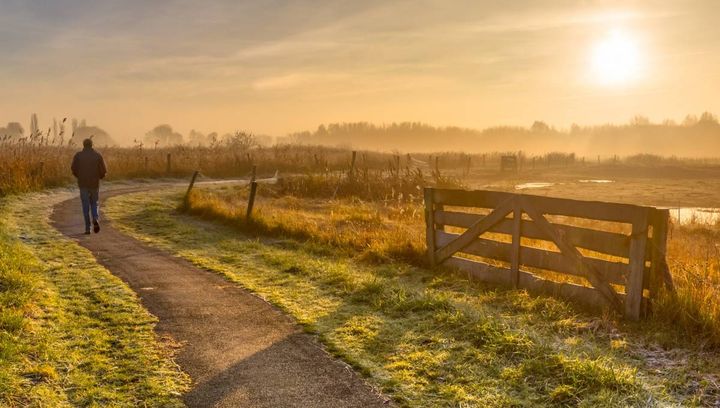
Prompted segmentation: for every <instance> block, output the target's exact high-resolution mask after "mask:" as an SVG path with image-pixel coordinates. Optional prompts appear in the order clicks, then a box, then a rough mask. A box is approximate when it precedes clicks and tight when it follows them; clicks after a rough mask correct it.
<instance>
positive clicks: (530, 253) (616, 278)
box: [435, 221, 628, 286]
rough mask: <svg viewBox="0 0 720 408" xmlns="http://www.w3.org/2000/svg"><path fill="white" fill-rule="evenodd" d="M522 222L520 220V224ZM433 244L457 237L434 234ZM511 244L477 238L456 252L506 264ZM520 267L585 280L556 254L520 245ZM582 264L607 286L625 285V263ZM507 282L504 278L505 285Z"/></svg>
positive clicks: (593, 259) (594, 261)
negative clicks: (592, 269) (589, 266)
mask: <svg viewBox="0 0 720 408" xmlns="http://www.w3.org/2000/svg"><path fill="white" fill-rule="evenodd" d="M523 222H524V221H523ZM435 234H436V238H435V242H437V245H438V246H442V245H445V244H447V243H448V242H450V241H452V240H453V239H455V238H457V237H458V236H459V235H458V234H453V233H449V232H444V231H436V232H435ZM511 251H512V248H511V245H510V244H508V243H506V242H498V241H494V240H491V239H483V238H478V239H476V240H475V241H473V242H472V243H471V244H470V245H468V246H467V247H465V248H463V249H462V250H460V251H459V252H461V253H465V254H469V255H475V256H481V257H483V258H490V259H494V260H497V261H502V262H508V263H509V262H510V261H511V259H510V253H511ZM520 261H521V262H520V265H521V266H526V267H530V268H538V269H544V270H548V271H553V272H557V273H564V274H568V275H573V276H579V277H583V278H584V277H585V274H584V273H583V271H582V270H580V269H579V268H578V267H577V266H576V265H575V264H574V263H572V262H568V260H567V257H565V256H564V255H563V254H561V253H559V252H552V251H546V250H544V249H539V248H530V247H525V246H520ZM585 262H587V263H589V264H590V265H592V267H593V268H595V270H596V271H597V272H598V273H599V274H600V275H601V276H602V277H603V278H604V279H606V280H607V281H608V282H609V283H613V284H616V285H622V286H625V283H627V271H628V264H626V263H623V262H610V261H605V260H602V259H597V258H585ZM508 281H509V279H508V278H507V277H506V278H505V282H506V283H507V282H508Z"/></svg>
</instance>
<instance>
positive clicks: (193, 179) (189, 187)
mask: <svg viewBox="0 0 720 408" xmlns="http://www.w3.org/2000/svg"><path fill="white" fill-rule="evenodd" d="M198 174H200V172H199V171H197V170H195V172H194V173H193V175H192V179H190V185H189V186H188V189H187V192H186V193H185V202H186V203H187V202H188V200H189V199H190V191H191V190H192V188H193V186H194V185H195V179H197V176H198Z"/></svg>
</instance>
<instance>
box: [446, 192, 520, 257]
mask: <svg viewBox="0 0 720 408" xmlns="http://www.w3.org/2000/svg"><path fill="white" fill-rule="evenodd" d="M512 210H513V200H508V201H505V202H503V203H502V204H500V205H499V206H498V207H497V208H495V210H493V211H492V212H491V213H490V214H488V215H487V216H485V217H483V218H482V219H480V220H478V221H477V222H476V223H475V224H473V225H472V226H471V227H470V228H468V229H467V230H466V231H465V232H463V233H462V234H460V236H459V237H457V239H455V240H454V241H452V242H450V243H448V244H447V245H446V246H444V247H441V248H439V249H438V250H437V251H435V262H436V263H442V262H443V261H444V260H446V259H448V258H449V257H451V256H452V255H453V254H454V253H455V252H458V251H460V250H461V249H463V248H465V247H466V246H468V245H469V244H470V243H471V242H472V241H473V240H475V239H476V238H477V237H478V235H480V234H482V233H484V232H486V231H487V230H488V229H489V228H490V227H492V226H493V225H495V224H497V223H498V222H499V221H500V220H502V219H503V218H505V217H506V216H507V215H508V214H510V212H511V211H512Z"/></svg>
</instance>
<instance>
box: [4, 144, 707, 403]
mask: <svg viewBox="0 0 720 408" xmlns="http://www.w3.org/2000/svg"><path fill="white" fill-rule="evenodd" d="M5 147H7V146H2V149H0V159H2V160H0V227H1V228H0V249H1V250H2V254H3V256H2V257H1V258H0V274H1V275H0V283H1V284H2V286H1V287H0V305H2V312H1V313H0V329H1V330H2V331H1V332H0V336H1V337H0V401H1V403H0V405H2V404H5V405H9V406H41V404H42V403H45V405H56V406H63V405H65V406H78V405H80V406H83V405H92V404H96V405H115V406H137V405H138V404H139V403H140V401H143V402H147V405H148V406H158V405H159V406H174V405H179V404H181V402H180V398H179V395H180V394H181V393H182V392H183V390H185V389H187V387H188V379H187V377H186V376H185V375H183V374H182V373H181V372H180V371H179V370H178V368H177V367H176V366H175V365H174V364H173V363H172V359H171V354H170V353H169V349H168V347H167V345H164V344H163V342H162V341H161V339H157V338H156V337H155V335H154V333H153V331H152V328H153V325H154V318H153V317H152V316H150V315H149V314H147V312H146V311H145V310H143V309H142V308H141V307H140V305H139V303H138V301H137V298H136V296H135V295H134V294H133V293H132V292H131V291H130V290H129V289H128V288H127V287H126V286H125V285H124V284H123V283H122V282H121V281H119V280H118V279H116V278H115V277H113V276H112V275H111V274H110V273H109V272H108V271H106V270H105V269H104V268H102V267H100V266H98V265H97V264H95V262H94V261H93V259H92V256H91V254H89V253H88V252H87V251H85V250H84V249H82V248H80V247H79V246H77V245H76V244H74V243H72V242H71V241H69V240H67V239H64V238H62V236H61V235H60V234H59V233H57V232H56V231H55V230H54V229H52V227H50V226H49V225H48V223H47V216H48V211H49V208H50V206H51V205H52V203H53V202H55V201H56V200H58V199H60V198H61V197H64V195H63V194H66V193H65V192H60V193H52V194H42V193H33V194H22V195H13V194H14V193H20V192H27V191H33V190H41V189H43V188H46V187H48V186H58V185H60V186H62V185H66V184H68V183H69V182H70V179H71V177H70V175H69V174H68V173H69V172H68V170H67V169H66V168H65V167H66V165H67V162H68V161H69V160H70V157H71V156H72V154H73V152H74V149H70V148H67V147H58V146H52V145H51V146H47V145H42V144H41V143H36V144H34V145H27V146H18V145H14V146H13V147H12V149H6V148H5ZM103 153H104V154H105V156H106V160H108V163H109V169H110V177H111V178H113V179H124V178H137V177H145V176H149V177H164V176H182V177H187V176H188V175H189V174H190V173H191V172H192V171H193V170H196V169H200V170H201V171H202V174H203V176H217V177H227V176H233V177H238V176H241V177H242V176H247V175H248V174H249V172H250V169H251V168H252V166H253V165H258V166H259V168H258V174H259V175H260V176H261V177H262V176H265V175H271V174H273V173H274V172H275V170H279V171H280V176H281V177H280V181H279V183H278V184H277V185H274V186H269V185H261V187H260V195H259V197H258V200H257V203H256V208H255V213H254V222H253V223H252V224H250V225H248V224H247V223H246V222H245V220H244V213H245V205H246V200H247V196H246V193H247V190H246V189H242V188H241V189H238V188H233V187H220V186H213V187H210V186H198V187H196V189H195V192H194V193H193V194H192V196H191V197H190V200H189V202H188V203H187V205H185V206H184V207H182V208H181V205H180V203H181V197H180V192H179V190H177V191H176V190H172V189H171V190H162V189H160V190H159V191H157V192H156V193H153V194H151V195H147V194H140V195H130V196H123V197H118V198H114V199H111V200H110V202H109V203H110V205H109V207H108V209H107V210H108V213H109V214H110V215H111V216H112V217H113V219H115V220H116V221H117V222H118V224H119V226H121V227H122V228H124V229H125V231H127V232H128V233H130V234H131V235H134V236H136V237H138V238H140V239H143V240H145V241H147V242H148V243H149V244H151V245H156V246H159V247H161V248H164V249H166V250H168V251H170V252H172V253H175V254H177V255H179V256H182V257H185V258H187V259H190V260H191V261H193V262H195V263H196V264H198V265H200V266H202V267H204V268H208V269H211V270H214V271H216V272H218V273H222V274H224V275H225V276H227V277H228V278H229V279H231V280H233V281H235V282H238V283H239V284H240V285H242V286H244V287H247V288H248V289H250V290H252V291H254V292H256V293H258V294H259V295H260V296H263V297H265V298H266V299H268V300H269V301H270V302H272V303H273V304H276V305H278V306H279V307H281V308H283V309H284V310H285V311H286V312H287V313H289V314H290V315H291V316H293V317H294V318H296V319H297V321H299V322H300V323H301V324H303V325H304V326H305V327H306V329H307V330H308V331H311V332H313V333H315V334H317V335H318V337H319V338H320V339H321V341H322V342H323V343H324V344H325V345H326V346H327V347H328V349H329V350H330V351H331V352H333V353H334V354H336V355H338V356H339V357H341V358H343V359H344V360H345V361H348V362H350V363H351V364H352V365H353V366H354V367H355V368H356V369H358V370H359V371H360V372H362V373H363V374H364V375H366V376H367V377H368V378H369V379H370V381H371V382H373V383H374V384H376V385H377V386H379V387H380V388H381V389H383V390H384V391H385V392H386V393H387V394H388V395H390V396H392V397H393V398H394V399H395V400H396V401H398V402H399V403H400V405H406V406H448V405H450V406H477V405H489V406H508V405H519V406H535V405H570V406H618V405H630V406H638V405H651V406H652V405H659V406H663V405H665V406H667V405H689V406H703V405H705V406H707V405H713V404H718V403H720V385H719V384H720V379H719V378H718V375H717V373H718V372H720V366H719V365H718V364H720V363H718V361H720V358H719V357H720V356H719V355H718V348H719V347H720V248H719V247H718V244H717V243H718V242H720V226H718V225H703V224H697V223H696V224H692V223H691V224H689V225H682V226H680V225H674V226H673V228H672V229H671V234H670V237H671V239H670V241H669V263H670V268H671V271H672V273H673V276H674V279H675V283H676V286H677V288H678V294H677V296H673V297H671V296H665V297H662V298H661V299H660V300H659V301H656V302H655V306H654V308H655V313H654V314H653V316H652V318H651V319H650V320H648V321H645V322H642V323H639V324H626V323H624V322H622V321H621V320H619V319H618V318H617V317H616V316H613V315H605V316H598V315H597V314H595V315H593V314H591V313H587V312H584V311H582V310H580V309H576V308H574V307H573V306H571V305H568V304H566V303H564V302H562V301H560V300H557V299H552V298H547V297H536V296H531V295H528V294H526V293H525V292H517V291H505V290H500V289H495V288H490V287H486V286H483V285H481V284H478V283H474V282H470V281H467V280H466V279H464V278H463V277H459V276H456V275H454V274H452V273H450V272H448V271H430V270H428V269H425V268H424V266H425V259H424V251H425V244H424V225H423V212H422V206H421V200H422V197H421V195H422V194H421V192H422V187H424V186H428V185H430V186H433V185H437V186H447V187H467V188H488V189H494V190H501V191H526V192H528V193H531V194H540V195H550V196H559V197H568V198H579V199H600V200H607V201H619V202H628V203H634V204H645V205H660V206H668V207H686V206H687V207H714V206H716V205H717V204H715V203H717V202H720V167H718V166H717V165H716V164H715V163H714V162H713V163H707V162H702V161H692V160H689V161H687V160H686V161H682V160H670V159H662V158H657V157H649V158H645V159H643V158H642V157H641V158H637V157H636V158H625V159H622V160H619V161H615V160H613V161H603V162H601V163H589V162H588V163H587V164H586V163H585V162H584V161H583V162H580V161H577V160H572V161H570V160H569V158H570V156H562V155H560V156H559V157H560V160H559V161H551V160H550V157H551V155H546V158H547V160H546V162H543V160H545V159H544V158H543V157H542V156H539V157H536V158H534V159H533V158H525V161H524V162H522V163H521V164H522V166H523V167H522V169H521V171H520V172H519V173H517V174H500V173H499V172H498V171H497V163H496V162H497V159H498V157H499V153H496V154H493V155H490V154H488V155H487V157H485V155H482V156H481V155H474V156H470V155H463V154H456V153H443V154H437V155H434V156H432V157H428V156H419V155H414V156H402V155H397V154H385V153H373V152H360V153H358V157H357V161H356V165H355V168H354V169H353V170H350V163H351V152H350V151H349V150H347V149H335V148H320V147H311V146H276V147H273V148H258V147H252V148H248V147H247V146H215V147H210V148H192V149H191V148H186V147H182V146H179V147H174V148H166V149H146V148H142V147H135V148H133V149H120V148H110V149H104V150H103ZM167 154H171V155H172V157H173V159H172V163H173V164H172V167H171V169H170V171H169V172H168V171H167V170H168V169H167V162H166V160H167ZM552 157H555V156H552ZM145 158H147V159H145ZM485 159H487V161H486V162H484V161H485ZM530 159H533V162H532V163H535V167H534V168H533V167H531V164H530V163H531V161H530ZM641 159H642V160H641ZM436 160H437V162H436ZM471 162H472V163H473V165H472V166H470V165H469V164H470V163H471ZM40 163H42V165H41V164H40ZM146 163H147V164H146ZM436 163H437V166H436ZM482 163H484V164H482ZM541 163H546V164H545V165H541ZM466 165H467V166H466ZM587 180H609V181H611V182H610V183H594V182H587ZM525 183H547V184H544V187H541V188H533V189H529V190H517V186H519V185H522V184H525ZM534 186H537V185H534ZM163 188H164V187H163ZM179 209H181V210H185V211H186V213H182V212H180V211H178V210H179ZM197 216H201V217H202V218H205V220H201V219H200V218H198V217H197ZM63 333H70V335H67V334H63ZM109 367H113V369H109ZM148 367H150V369H148ZM128 384H134V385H132V386H129V385H128ZM45 405H43V406H45Z"/></svg>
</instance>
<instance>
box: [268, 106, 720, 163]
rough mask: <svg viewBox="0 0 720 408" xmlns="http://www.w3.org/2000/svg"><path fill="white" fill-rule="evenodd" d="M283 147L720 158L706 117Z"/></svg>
mask: <svg viewBox="0 0 720 408" xmlns="http://www.w3.org/2000/svg"><path fill="white" fill-rule="evenodd" d="M280 141H281V142H285V143H303V144H321V145H330V146H343V147H352V148H356V149H368V150H385V151H391V150H399V151H408V152H437V151H465V152H486V151H517V150H522V151H525V152H528V153H543V152H548V151H562V152H578V153H582V154H583V155H590V156H592V155H594V154H597V155H608V154H610V155H612V154H635V153H654V154H661V155H682V156H711V155H720V124H719V123H718V118H717V117H716V116H715V115H713V114H712V113H709V112H704V113H703V114H701V115H700V116H694V115H688V116H687V117H686V118H685V120H683V121H682V122H681V123H675V122H673V121H670V120H666V121H664V122H662V123H652V122H651V121H650V120H649V119H648V118H646V117H642V116H636V117H634V118H632V119H631V120H630V121H629V122H628V123H627V124H622V125H613V124H606V125H600V126H580V125H577V124H573V125H572V126H570V127H569V128H567V129H557V128H555V127H553V126H550V125H548V124H547V123H545V122H542V121H536V122H534V123H533V124H532V125H531V126H529V127H520V126H498V127H491V128H487V129H484V130H475V129H466V128H459V127H434V126H430V125H427V124H423V123H417V122H404V123H392V124H389V125H374V124H371V123H367V122H357V123H335V124H329V125H321V126H319V127H318V128H317V129H316V130H315V131H312V132H310V131H306V132H299V133H293V134H290V135H289V136H287V137H285V138H281V139H280Z"/></svg>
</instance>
